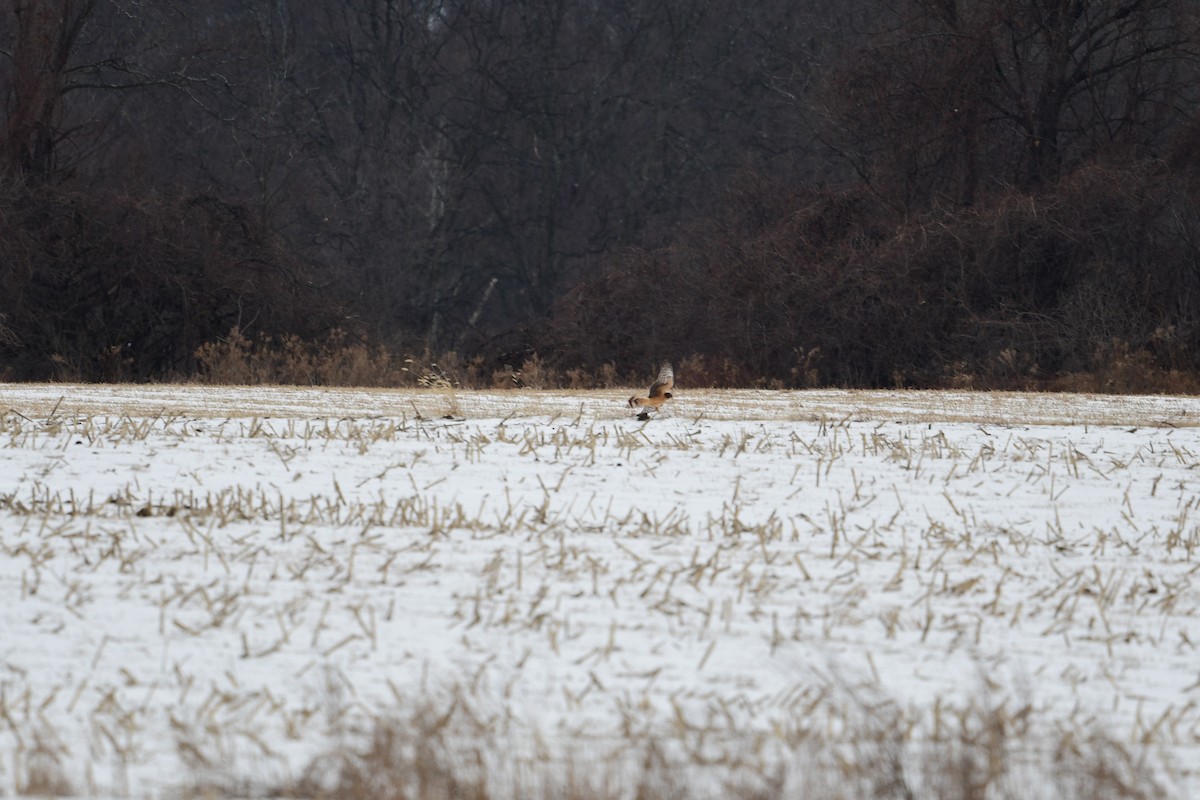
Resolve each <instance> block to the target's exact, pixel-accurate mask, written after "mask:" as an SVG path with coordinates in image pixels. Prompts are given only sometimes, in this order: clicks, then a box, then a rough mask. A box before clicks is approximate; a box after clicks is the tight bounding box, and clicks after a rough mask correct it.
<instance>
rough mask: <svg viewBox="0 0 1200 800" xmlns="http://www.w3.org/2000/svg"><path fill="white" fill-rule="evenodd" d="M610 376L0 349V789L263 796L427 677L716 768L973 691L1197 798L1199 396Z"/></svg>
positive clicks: (568, 753)
mask: <svg viewBox="0 0 1200 800" xmlns="http://www.w3.org/2000/svg"><path fill="white" fill-rule="evenodd" d="M628 394H629V392H628V391H626V392H624V393H622V392H618V391H606V392H585V393H580V394H573V393H568V392H515V391H514V392H491V393H487V392H467V391H457V392H456V391H426V392H406V391H399V390H397V391H377V390H363V391H353V390H335V389H291V388H239V387H228V388H206V387H195V386H78V385H59V384H50V385H0V795H7V794H12V793H15V792H17V790H18V789H20V788H21V787H22V786H23V785H25V783H27V782H28V780H29V775H30V770H31V769H32V768H34V767H35V766H36V765H37V764H42V765H45V764H47V763H49V764H52V765H55V766H56V767H57V768H59V769H61V771H62V772H63V773H64V775H65V779H66V781H67V782H68V783H69V785H70V787H71V788H73V790H74V791H76V792H78V793H82V794H85V795H91V796H136V797H142V796H153V797H157V796H164V795H166V796H169V795H171V794H172V793H174V792H176V791H178V790H180V789H181V788H187V787H191V786H197V785H204V784H205V783H206V782H213V783H216V784H221V785H231V784H229V783H228V782H229V781H232V780H244V781H246V783H245V784H244V785H246V786H249V787H251V788H250V789H248V790H247V791H249V792H250V793H254V792H258V791H261V792H268V791H270V787H272V786H274V785H281V784H282V783H284V782H286V781H288V780H291V779H295V778H296V777H297V776H299V775H301V774H302V773H303V772H304V770H305V769H306V768H307V767H308V766H309V765H310V764H312V763H313V759H314V758H316V757H317V756H319V755H321V754H324V753H328V752H330V749H331V747H332V746H334V745H335V744H336V743H338V742H344V741H346V740H347V738H348V737H352V736H353V734H354V732H355V731H361V730H364V729H367V728H369V726H370V724H371V723H372V721H373V720H376V719H386V718H393V717H394V718H396V719H405V718H408V717H410V716H411V715H412V714H413V710H414V709H423V708H428V709H429V710H430V712H431V713H433V714H440V713H443V712H449V711H451V710H452V711H453V714H452V716H454V718H455V720H456V722H455V724H454V727H453V731H454V735H457V736H459V737H461V740H462V741H463V742H470V747H473V748H475V751H477V752H483V753H484V755H485V757H486V758H488V759H493V760H494V761H495V763H496V764H509V765H510V766H509V767H505V768H507V769H519V768H520V766H519V765H523V764H526V765H529V764H533V765H536V764H545V763H548V762H556V761H562V762H566V761H570V760H572V759H578V758H579V757H580V754H588V758H590V759H592V760H594V761H595V762H597V763H600V762H603V763H610V762H614V761H619V760H620V759H622V758H628V759H629V760H631V761H634V762H636V761H637V760H638V759H639V758H641V756H642V755H644V753H645V752H646V746H647V743H649V742H655V743H657V746H658V747H660V749H661V753H662V754H663V755H662V758H663V759H665V761H666V762H667V763H670V764H671V766H672V768H673V769H679V770H685V771H686V770H693V771H695V773H696V775H697V776H699V777H697V780H698V781H700V782H701V785H709V786H712V787H719V786H720V785H721V781H723V780H727V779H729V778H730V777H731V775H733V774H734V773H737V775H739V776H741V777H743V778H744V777H745V775H752V776H753V775H760V776H761V775H771V774H775V773H776V772H778V773H779V774H783V775H785V776H786V775H787V774H788V770H789V764H793V763H797V761H798V760H804V759H808V761H807V762H805V763H811V762H813V761H816V762H821V761H822V760H823V759H824V755H823V753H824V752H825V750H826V749H828V748H837V747H839V746H842V745H844V744H845V743H846V742H847V741H849V740H850V739H851V738H852V737H854V736H855V735H858V734H861V732H862V729H863V728H864V727H866V728H869V727H870V726H871V724H872V720H874V721H875V722H878V720H879V719H881V718H882V717H881V715H882V716H883V717H887V718H888V719H895V720H900V721H901V722H899V723H897V724H898V725H899V726H900V727H901V728H902V729H903V730H904V731H905V732H904V734H903V737H902V740H903V741H904V742H906V743H907V745H906V746H911V747H912V748H914V751H915V750H919V748H920V747H921V743H922V742H926V743H928V742H930V741H934V740H936V738H937V737H938V735H939V732H941V733H943V734H944V733H945V729H946V728H947V727H952V723H951V720H952V719H955V717H954V710H955V709H958V710H962V709H969V708H977V707H979V706H986V707H988V708H992V709H997V708H999V709H1004V710H1005V713H1011V715H1013V717H1014V719H1019V720H1020V724H1022V725H1024V726H1026V728H1027V730H1026V729H1025V728H1023V729H1022V730H1023V731H1024V732H1023V733H1022V735H1021V736H1020V739H1019V742H1020V746H1021V747H1023V748H1025V749H1026V751H1027V752H1023V754H1022V755H1021V756H1020V757H1022V758H1026V759H1028V760H1030V761H1031V762H1046V763H1051V762H1053V760H1054V758H1056V754H1057V753H1060V752H1061V748H1063V747H1064V746H1067V743H1069V742H1070V741H1072V740H1082V739H1083V738H1085V737H1086V736H1087V735H1088V734H1089V733H1092V732H1095V731H1102V732H1103V733H1104V734H1105V735H1106V736H1108V737H1111V739H1112V740H1113V741H1114V742H1116V743H1118V744H1119V745H1120V746H1121V747H1122V748H1126V749H1127V750H1128V752H1130V753H1135V754H1137V757H1139V758H1142V757H1144V758H1145V759H1147V763H1149V764H1152V768H1153V770H1154V771H1155V774H1156V775H1157V779H1158V780H1159V781H1160V782H1161V785H1162V787H1163V790H1164V792H1165V793H1166V794H1167V795H1168V796H1176V797H1189V796H1190V797H1200V652H1198V650H1197V648H1198V647H1200V616H1198V614H1200V573H1198V569H1200V552H1198V551H1200V508H1197V497H1198V495H1200V469H1198V468H1197V467H1198V465H1200V428H1198V427H1197V426H1198V425H1200V399H1194V398H1178V397H1107V396H1081V395H1052V394H1045V395H1039V394H999V393H970V392H960V393H950V392H838V391H819V392H816V391H814V392H768V391H762V392H754V391H743V392H716V391H703V392H701V391H694V392H687V391H686V390H685V389H682V388H681V389H680V390H679V392H678V394H679V397H678V398H677V399H676V400H674V401H672V403H670V404H668V406H667V407H666V408H665V409H664V410H663V411H662V412H661V413H660V414H659V415H657V416H655V417H653V418H652V419H651V420H650V421H648V422H640V421H638V420H636V419H634V417H633V412H631V411H630V410H629V409H627V408H626V407H625V404H624V399H625V398H626V397H627V396H628ZM889 715H890V716H889ZM955 724H957V723H955ZM448 735H450V734H448ZM511 765H518V766H511ZM223 781H224V782H225V783H222V782H223ZM23 782H24V783H23ZM713 793H714V794H719V789H714V791H713Z"/></svg>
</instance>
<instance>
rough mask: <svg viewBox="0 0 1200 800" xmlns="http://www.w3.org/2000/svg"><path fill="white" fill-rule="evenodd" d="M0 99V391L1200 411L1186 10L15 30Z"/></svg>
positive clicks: (324, 7)
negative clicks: (905, 389)
mask: <svg viewBox="0 0 1200 800" xmlns="http://www.w3.org/2000/svg"><path fill="white" fill-rule="evenodd" d="M0 92H2V95H3V111H2V116H0V378H8V379H36V378H56V377H70V378H84V379H136V380H146V379H151V380H153V379H170V378H179V377H188V376H191V375H195V374H196V373H197V372H198V371H199V372H201V373H203V372H204V371H205V370H209V371H214V372H215V371H217V370H215V369H214V364H213V357H212V354H213V353H216V352H221V350H220V348H221V347H222V346H226V350H225V351H224V352H231V351H232V350H237V349H238V347H241V351H240V352H242V353H243V354H244V352H245V348H244V347H243V345H245V344H246V342H247V341H257V342H259V343H261V344H262V346H263V347H270V346H271V345H270V344H269V343H271V342H275V343H283V342H286V343H287V348H288V349H289V352H299V350H301V349H303V344H302V343H304V342H309V343H311V344H312V347H313V348H317V349H321V352H326V353H330V352H333V351H332V350H331V349H330V345H329V343H330V342H331V341H334V342H339V343H346V342H352V343H355V345H356V347H359V348H361V347H363V346H368V345H369V346H371V347H379V348H383V349H386V350H387V351H389V352H392V353H396V354H404V353H423V354H426V357H429V354H433V356H436V355H437V354H445V353H451V352H453V353H456V354H457V357H456V359H455V361H454V363H458V364H465V363H473V364H474V372H473V373H472V374H475V375H479V374H485V375H486V374H490V372H489V371H490V370H491V369H492V368H495V369H497V370H499V369H501V368H502V367H503V365H505V364H511V365H514V366H518V367H519V366H520V365H521V364H522V363H533V364H537V365H539V369H542V370H543V371H545V370H546V369H549V370H550V371H551V372H553V371H557V374H562V375H566V374H568V373H569V372H570V373H571V374H574V375H576V379H575V380H576V381H577V380H578V375H580V374H590V375H601V374H603V375H607V376H609V377H611V376H613V375H625V374H629V373H631V372H633V371H635V370H636V371H640V372H646V371H648V370H649V369H650V368H651V365H652V364H653V363H654V362H655V361H657V360H658V359H660V358H673V359H676V360H679V361H683V362H684V363H686V364H687V365H688V370H689V371H690V374H689V373H685V372H684V371H682V370H681V371H680V381H681V384H686V385H691V386H696V385H703V384H715V385H730V384H770V385H782V386H808V385H816V384H827V383H833V384H842V385H856V386H891V385H920V386H940V385H977V386H1031V385H1034V386H1052V385H1063V386H1065V385H1071V384H1069V383H1063V381H1067V380H1068V379H1069V376H1075V380H1077V381H1078V380H1080V379H1079V378H1078V376H1089V378H1088V380H1089V381H1090V382H1088V383H1078V384H1076V385H1080V386H1086V387H1088V388H1092V387H1095V388H1103V387H1108V388H1118V389H1138V388H1155V387H1157V388H1172V387H1175V388H1179V387H1185V388H1186V387H1190V386H1191V383H1189V380H1190V378H1188V376H1190V375H1196V374H1198V373H1200V114H1198V111H1200V107H1198V105H1197V103H1198V101H1200V7H1198V6H1197V4H1196V3H1195V2H1194V0H889V1H888V2H884V1H883V0H851V1H850V2H845V1H844V0H762V2H756V3H750V4H747V3H742V2H733V0H710V1H709V2H704V3H697V2H694V0H485V1H484V2H478V1H477V0H462V1H461V2H459V1H458V0H407V1H404V0H391V1H389V0H239V1H238V2H226V1H225V0H214V2H210V3H202V4H196V3H191V2H185V1H184V0H155V2H148V1H147V0H15V2H14V3H13V4H11V5H10V6H9V7H8V8H7V9H5V10H3V11H0ZM246 337H249V339H247V338H246ZM231 342H232V343H236V344H237V347H229V346H228V345H230V343H231ZM298 343H299V344H298ZM358 352H361V350H360V351H358ZM205 354H207V357H206V355H205ZM224 366H225V367H228V365H224ZM221 374H223V375H232V376H233V377H236V371H235V372H233V373H229V372H228V371H221ZM268 377H269V376H268ZM1056 381H1058V382H1059V383H1055V382H1056ZM1147 382H1148V383H1147ZM1143 383H1145V384H1146V385H1142V384H1143Z"/></svg>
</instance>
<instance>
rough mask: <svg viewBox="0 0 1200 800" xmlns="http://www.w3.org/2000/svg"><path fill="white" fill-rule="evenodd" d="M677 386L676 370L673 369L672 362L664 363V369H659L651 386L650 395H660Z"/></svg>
mask: <svg viewBox="0 0 1200 800" xmlns="http://www.w3.org/2000/svg"><path fill="white" fill-rule="evenodd" d="M674 388H675V371H674V370H673V369H671V365H670V364H663V365H662V369H660V370H659V371H658V377H657V378H655V380H654V383H653V384H651V386H650V396H651V397H658V396H660V395H664V394H666V393H667V392H669V391H671V390H672V389H674Z"/></svg>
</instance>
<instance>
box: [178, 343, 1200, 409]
mask: <svg viewBox="0 0 1200 800" xmlns="http://www.w3.org/2000/svg"><path fill="white" fill-rule="evenodd" d="M816 357H817V354H816V353H809V354H808V355H807V356H805V357H803V358H801V360H800V361H799V362H798V365H797V367H796V369H795V370H794V371H793V376H792V379H790V380H786V381H785V380H781V379H778V378H771V377H768V376H766V375H762V374H758V373H756V372H754V371H752V370H750V369H747V368H746V366H745V365H742V364H739V363H737V362H735V361H734V360H732V359H730V358H719V357H712V356H705V355H698V354H690V355H685V356H683V357H682V358H679V359H677V360H676V363H675V374H676V376H677V379H678V382H679V385H681V386H687V387H689V388H693V389H703V388H712V389H735V388H769V389H793V388H818V387H821V386H822V381H821V378H820V375H819V374H818V371H817V370H816V368H815V366H814V365H813V364H814V362H815V359H816ZM514 360H515V359H514ZM1009 360H1011V361H1014V364H1013V365H1012V367H1011V369H1010V370H1008V371H1002V372H998V373H996V374H991V375H980V374H976V373H972V372H969V371H951V372H950V373H949V374H948V375H947V376H946V377H944V378H942V379H939V380H937V381H934V382H932V383H931V385H929V386H924V385H923V386H921V387H920V388H932V389H939V388H944V389H978V390H988V389H1004V390H1017V391H1057V392H1096V393H1105V394H1181V395H1182V394H1197V393H1200V374H1196V373H1194V372H1190V371H1187V370H1183V369H1175V368H1171V369H1168V368H1163V367H1162V366H1160V365H1159V364H1158V363H1157V361H1156V360H1155V359H1154V358H1153V357H1152V356H1151V355H1150V354H1149V353H1148V352H1146V351H1142V350H1134V349H1132V348H1131V347H1130V346H1129V345H1128V344H1127V343H1125V342H1122V341H1120V340H1113V341H1111V342H1108V343H1107V344H1105V345H1103V346H1100V347H1097V350H1096V357H1095V361H1094V363H1095V365H1096V366H1095V368H1094V369H1092V370H1091V371H1086V372H1067V373H1063V374H1060V375H1053V376H1041V375H1037V374H1022V373H1021V371H1020V369H1018V366H1017V365H1016V364H1015V360H1016V356H1015V355H1012V354H1010V356H1009ZM196 361H197V365H198V371H197V373H196V374H195V375H193V376H191V377H190V379H191V380H194V381H196V382H198V383H203V384H209V385H248V386H255V385H284V386H343V387H349V386H361V387H398V388H408V387H412V388H432V389H580V390H582V389H607V388H612V387H616V386H639V385H641V384H642V383H645V382H647V381H648V380H649V376H651V375H653V374H654V372H655V370H656V369H657V365H655V364H653V363H651V362H649V361H647V362H646V363H645V364H642V365H640V367H638V366H637V365H634V366H632V367H625V368H619V367H618V366H617V365H616V364H614V363H613V362H611V361H610V362H605V363H603V364H601V365H600V366H598V367H596V368H595V369H584V368H582V367H562V366H557V365H556V362H555V361H554V360H553V359H548V358H542V357H541V356H539V355H538V354H537V353H533V354H531V355H528V356H524V357H521V359H520V361H519V363H517V364H515V365H514V364H512V363H499V364H497V363H494V362H489V361H488V360H486V359H484V358H483V357H482V356H474V357H470V358H468V357H465V356H462V355H460V354H458V353H456V352H453V351H451V352H446V353H441V354H434V353H430V352H428V351H425V352H422V353H419V354H402V353H400V352H398V351H396V350H393V349H391V348H388V347H387V346H384V345H372V344H370V343H369V342H366V341H363V340H361V339H357V338H355V337H352V336H350V335H349V334H347V333H346V332H345V331H340V330H337V331H334V332H332V333H331V334H329V335H328V336H326V337H325V338H323V339H321V340H318V341H309V340H304V339H301V338H300V337H298V336H281V337H272V336H258V337H256V338H250V337H248V336H246V335H245V334H244V333H243V332H242V331H240V330H239V329H237V328H234V329H233V330H231V331H230V333H229V335H228V336H224V337H221V338H220V339H218V340H215V341H212V342H208V343H206V344H204V345H203V346H201V347H200V348H199V349H198V350H197V351H196ZM903 383H904V382H903V381H900V382H899V384H898V385H903ZM855 388H863V387H855Z"/></svg>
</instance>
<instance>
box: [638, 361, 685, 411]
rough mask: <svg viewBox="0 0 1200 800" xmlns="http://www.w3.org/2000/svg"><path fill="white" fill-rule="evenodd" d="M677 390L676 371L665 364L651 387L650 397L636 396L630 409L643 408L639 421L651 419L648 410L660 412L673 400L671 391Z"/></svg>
mask: <svg viewBox="0 0 1200 800" xmlns="http://www.w3.org/2000/svg"><path fill="white" fill-rule="evenodd" d="M674 388H675V371H674V370H672V369H671V365H670V364H667V363H664V364H663V365H662V369H660V370H659V371H658V377H657V378H656V379H655V380H654V383H653V384H651V386H650V396H649V397H638V396H636V395H634V396H633V397H631V398H629V407H630V408H639V407H643V408H642V413H641V414H638V419H650V412H649V410H648V409H650V408H653V409H655V410H658V409H659V408H661V407H662V404H663V403H665V402H667V401H668V400H670V399H671V390H672V389H674Z"/></svg>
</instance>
